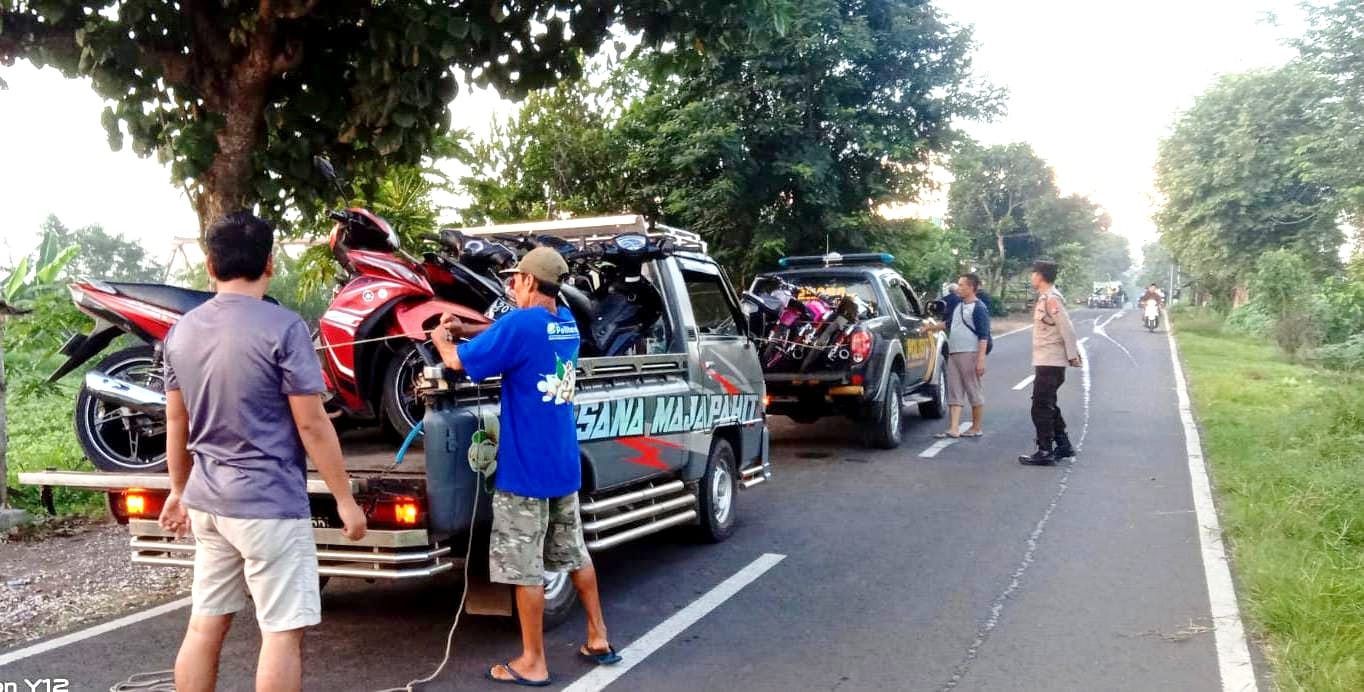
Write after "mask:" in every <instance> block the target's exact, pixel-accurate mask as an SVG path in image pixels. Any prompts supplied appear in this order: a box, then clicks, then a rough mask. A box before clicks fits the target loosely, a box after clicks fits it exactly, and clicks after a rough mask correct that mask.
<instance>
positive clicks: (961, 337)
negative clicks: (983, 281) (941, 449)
mask: <svg viewBox="0 0 1364 692" xmlns="http://www.w3.org/2000/svg"><path fill="white" fill-rule="evenodd" d="M956 286H957V295H955V296H946V297H945V300H944V302H945V303H946V305H947V316H946V322H945V323H944V324H940V325H935V326H934V327H930V329H935V330H937V329H945V330H946V331H947V354H946V355H947V362H946V363H945V364H944V366H945V367H944V371H943V372H944V375H945V377H944V381H943V384H945V385H946V386H947V410H948V428H947V430H945V431H943V432H941V433H938V434H937V435H936V436H935V437H938V438H946V437H960V436H962V435H965V436H966V437H980V436H981V434H982V433H983V431H982V430H981V427H980V426H981V420H982V417H983V416H984V414H985V393H984V388H983V387H982V386H981V378H982V377H984V376H985V354H986V353H987V352H988V351H989V349H990V309H989V308H988V307H987V306H986V305H985V303H984V302H983V301H981V300H980V299H979V297H978V295H977V293H978V292H979V291H980V277H979V276H977V275H975V274H962V275H961V277H960V278H959V279H957V283H956ZM967 406H970V407H971V428H970V429H969V430H967V431H966V432H965V433H961V432H959V431H960V430H961V411H962V409H963V408H965V407H967Z"/></svg>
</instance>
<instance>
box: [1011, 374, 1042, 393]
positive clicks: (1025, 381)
mask: <svg viewBox="0 0 1364 692" xmlns="http://www.w3.org/2000/svg"><path fill="white" fill-rule="evenodd" d="M1036 377H1037V375H1028V376H1027V377H1025V378H1023V381H1022V382H1019V383H1018V384H1016V385H1014V391H1015V392H1016V391H1018V390H1020V389H1023V388H1025V387H1027V386H1028V385H1030V384H1032V381H1033V380H1034V379H1036Z"/></svg>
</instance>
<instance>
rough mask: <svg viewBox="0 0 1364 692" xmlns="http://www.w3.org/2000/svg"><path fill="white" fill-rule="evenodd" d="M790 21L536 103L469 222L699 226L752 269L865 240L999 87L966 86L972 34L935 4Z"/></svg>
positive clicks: (811, 7) (838, 4) (507, 138)
mask: <svg viewBox="0 0 1364 692" xmlns="http://www.w3.org/2000/svg"><path fill="white" fill-rule="evenodd" d="M781 28H782V29H784V30H778V28H777V27H766V26H757V27H741V26H737V25H736V26H734V27H733V29H732V33H733V34H735V35H738V34H739V32H743V34H744V35H745V40H734V41H722V42H716V43H714V44H713V45H710V46H708V47H707V49H706V50H705V51H704V52H703V53H679V52H678V51H643V52H642V53H641V54H640V55H639V56H638V58H637V59H636V60H634V61H631V62H630V63H629V64H628V65H627V66H626V67H625V68H624V69H623V71H621V72H617V73H615V74H613V75H612V79H614V80H618V81H619V82H620V83H622V84H624V85H625V86H624V87H623V88H621V89H618V90H616V91H613V92H611V93H612V94H620V93H621V92H622V91H624V96H621V97H615V96H612V95H609V94H608V95H607V97H605V98H600V99H598V101H594V98H596V97H597V96H598V94H597V93H596V91H595V90H593V89H591V88H586V87H575V88H572V89H565V90H563V91H562V93H561V94H559V95H557V96H555V97H548V96H547V97H545V98H544V99H540V100H535V101H533V102H528V104H527V108H526V109H525V110H523V111H522V113H521V114H520V115H518V117H517V118H515V119H513V121H512V122H510V123H509V124H508V127H507V129H506V130H504V131H502V132H500V133H499V134H498V143H497V144H496V145H495V146H492V147H489V148H487V149H485V150H484V151H485V155H484V157H485V159H486V161H487V165H484V166H481V167H477V168H476V170H479V171H480V173H479V177H480V178H481V179H482V180H483V181H486V182H487V184H482V185H473V186H471V192H472V193H473V194H474V197H475V203H474V205H472V206H471V208H470V210H469V212H470V213H471V214H473V215H475V216H479V215H487V216H490V217H496V216H498V215H501V214H506V215H507V216H514V215H520V214H532V215H535V214H539V213H542V212H543V213H549V212H550V211H579V210H581V211H589V210H590V211H612V210H630V211H635V212H638V213H642V214H645V215H646V216H648V217H649V218H651V219H656V220H659V221H662V222H664V223H669V224H674V225H679V226H684V227H687V228H690V229H692V230H695V231H698V232H699V233H701V234H702V236H704V237H705V238H706V239H707V240H708V241H709V242H710V244H711V247H712V249H713V254H715V255H716V256H717V258H719V259H720V260H721V261H722V262H724V263H726V264H727V265H728V266H729V267H730V268H731V269H732V270H733V271H734V272H735V273H736V274H738V275H740V276H746V275H750V274H751V273H752V272H754V271H755V270H756V269H757V268H759V267H763V266H766V265H770V264H771V263H772V262H773V261H774V260H775V259H776V258H777V257H778V256H779V255H781V254H783V253H809V252H820V253H822V252H824V250H825V247H826V246H831V247H834V248H838V249H843V250H856V249H861V248H865V247H867V245H868V238H869V236H868V230H869V229H871V228H872V227H873V226H874V225H875V224H876V222H877V220H876V218H875V215H874V212H873V210H874V209H875V208H876V207H877V206H879V205H881V204H882V203H885V202H889V201H903V200H908V199H912V198H913V197H914V195H915V194H916V193H917V192H918V190H919V189H920V187H921V186H922V185H923V184H924V183H925V181H926V170H927V167H928V162H929V159H930V156H931V155H932V154H933V153H935V152H943V151H945V150H946V148H947V147H948V145H949V144H950V143H951V142H952V141H953V140H954V139H955V137H956V134H955V132H954V130H953V128H952V124H953V123H954V122H955V121H957V120H959V119H961V118H969V117H976V116H979V115H982V114H984V113H988V112H992V110H993V109H994V105H995V94H994V93H993V92H991V91H989V90H988V89H983V88H980V87H979V86H978V85H976V84H975V83H973V82H972V81H971V79H970V48H971V41H970V35H969V33H968V32H967V31H966V30H964V29H961V28H959V27H956V26H954V25H952V24H950V23H949V22H948V21H946V20H945V19H944V18H943V16H942V15H941V14H940V13H939V12H938V10H937V9H936V8H934V7H933V6H931V5H930V4H928V3H926V2H913V3H910V2H896V1H891V0H871V1H868V2H860V1H859V2H854V1H852V0H813V1H810V2H803V3H799V4H795V5H793V6H792V7H791V9H790V12H789V20H788V21H787V22H786V23H785V25H784V27H781ZM617 111H619V115H618V116H617ZM550 116H554V117H550ZM556 118H563V119H564V122H567V123H571V124H572V126H573V127H580V128H585V129H586V130H587V131H586V132H582V131H578V132H573V131H569V130H570V129H571V128H570V127H563V128H562V131H555V130H554V125H555V124H556ZM603 130H605V131H603ZM575 152H576V153H578V154H580V155H581V156H582V158H581V159H580V158H578V157H576V156H574V155H573V154H574V153H575ZM499 157H500V160H499ZM513 161H514V162H518V163H520V164H524V165H520V166H515V167H513V166H512V165H510V162H513ZM522 218H524V217H522Z"/></svg>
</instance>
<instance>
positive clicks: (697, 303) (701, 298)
mask: <svg viewBox="0 0 1364 692" xmlns="http://www.w3.org/2000/svg"><path fill="white" fill-rule="evenodd" d="M682 280H683V281H685V282H686V284H687V294H688V295H689V296H691V312H692V315H694V316H695V317H696V329H697V331H699V332H700V333H701V334H707V335H712V336H739V327H738V321H739V316H738V314H737V312H736V309H735V306H734V304H733V303H731V302H730V297H729V292H728V291H726V290H725V285H724V284H723V283H721V281H720V277H719V276H718V275H715V274H707V273H703V272H694V271H689V270H686V269H683V270H682Z"/></svg>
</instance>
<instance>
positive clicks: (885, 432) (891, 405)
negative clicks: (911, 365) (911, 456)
mask: <svg viewBox="0 0 1364 692" xmlns="http://www.w3.org/2000/svg"><path fill="white" fill-rule="evenodd" d="M903 410H904V395H903V394H902V393H901V392H900V374H899V373H896V372H893V373H891V374H890V377H888V378H886V396H885V397H884V398H883V399H881V406H880V410H879V411H877V412H876V415H875V417H874V419H873V420H872V423H873V425H872V427H871V428H870V430H869V437H870V439H869V440H868V441H869V442H870V443H871V446H872V447H876V448H877V449H895V448H896V447H899V446H900V440H901V439H902V438H903V435H902V434H901V431H900V424H901V422H902V420H901V418H900V414H901V412H902V411H903Z"/></svg>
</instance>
